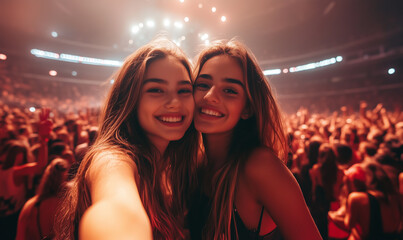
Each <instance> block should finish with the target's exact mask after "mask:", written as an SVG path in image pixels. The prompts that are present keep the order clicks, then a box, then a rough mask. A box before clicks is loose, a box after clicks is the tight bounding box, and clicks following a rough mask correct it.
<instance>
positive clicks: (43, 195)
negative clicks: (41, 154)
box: [16, 158, 70, 240]
mask: <svg viewBox="0 0 403 240" xmlns="http://www.w3.org/2000/svg"><path fill="white" fill-rule="evenodd" d="M69 167H70V164H69V162H68V161H67V160H64V159H62V158H56V159H54V160H52V162H51V163H50V164H49V165H48V167H47V168H46V170H45V173H44V174H43V176H42V178H41V182H40V184H39V187H38V192H37V194H36V195H35V196H34V197H33V198H31V199H29V200H28V201H27V202H26V203H25V204H24V207H23V208H22V210H21V213H20V216H19V219H18V228H17V238H16V239H17V240H25V239H31V240H34V239H38V240H44V239H52V238H53V237H54V232H53V224H54V221H55V213H56V211H57V209H58V207H59V206H60V197H59V193H60V191H61V190H62V189H63V188H64V187H65V182H66V179H67V171H68V169H69Z"/></svg>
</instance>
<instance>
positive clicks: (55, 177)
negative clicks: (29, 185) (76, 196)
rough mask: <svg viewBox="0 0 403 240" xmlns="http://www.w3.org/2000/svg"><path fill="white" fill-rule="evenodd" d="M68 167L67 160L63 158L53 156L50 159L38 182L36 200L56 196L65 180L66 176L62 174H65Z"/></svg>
mask: <svg viewBox="0 0 403 240" xmlns="http://www.w3.org/2000/svg"><path fill="white" fill-rule="evenodd" d="M69 167H70V165H69V162H68V161H67V160H65V159H62V158H55V159H53V160H52V162H51V163H50V164H49V165H48V166H47V167H46V169H45V172H44V173H43V176H42V178H41V182H40V183H39V186H38V190H37V196H38V197H37V198H36V202H40V201H42V200H43V199H46V198H49V197H56V196H58V194H59V192H60V190H61V189H62V188H63V187H64V183H65V181H66V176H64V175H65V174H67V171H68V169H69Z"/></svg>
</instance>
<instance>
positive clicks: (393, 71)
mask: <svg viewBox="0 0 403 240" xmlns="http://www.w3.org/2000/svg"><path fill="white" fill-rule="evenodd" d="M395 72H396V70H395V69H394V68H389V70H388V73H389V75H392V74H394V73H395Z"/></svg>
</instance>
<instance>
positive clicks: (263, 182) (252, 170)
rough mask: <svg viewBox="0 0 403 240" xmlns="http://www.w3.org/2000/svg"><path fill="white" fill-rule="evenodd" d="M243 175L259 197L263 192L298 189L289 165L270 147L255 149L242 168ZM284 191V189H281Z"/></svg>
mask: <svg viewBox="0 0 403 240" xmlns="http://www.w3.org/2000/svg"><path fill="white" fill-rule="evenodd" d="M241 172H242V175H241V176H242V177H243V178H244V180H245V182H246V183H247V185H248V186H249V187H250V190H251V191H252V192H255V193H256V195H257V197H258V198H261V197H259V195H260V194H261V193H263V192H265V193H266V192H278V191H279V190H280V189H284V188H286V189H288V190H290V191H291V190H292V189H293V190H295V191H298V190H297V188H298V187H297V186H298V183H296V180H295V178H294V176H293V175H292V173H291V171H290V170H289V169H288V168H287V166H286V165H285V164H284V163H283V162H282V161H281V160H280V159H279V158H278V157H277V156H276V155H275V154H274V152H273V151H271V150H270V149H267V148H264V147H260V148H257V149H255V150H254V151H253V152H252V153H251V155H250V156H249V158H248V160H247V162H246V163H245V166H244V169H242V170H241ZM281 192H284V191H281Z"/></svg>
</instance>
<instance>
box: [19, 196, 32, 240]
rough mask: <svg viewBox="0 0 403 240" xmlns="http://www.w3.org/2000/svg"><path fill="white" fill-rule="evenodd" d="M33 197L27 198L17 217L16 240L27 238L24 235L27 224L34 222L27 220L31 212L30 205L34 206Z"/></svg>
mask: <svg viewBox="0 0 403 240" xmlns="http://www.w3.org/2000/svg"><path fill="white" fill-rule="evenodd" d="M35 198H36V197H34V198H31V199H29V200H28V201H27V202H26V203H25V204H24V207H23V208H22V210H21V213H20V216H19V217H18V225H17V237H16V240H25V239H28V236H26V231H27V227H28V226H29V224H34V223H31V222H29V214H31V213H32V207H33V206H34V201H35Z"/></svg>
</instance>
